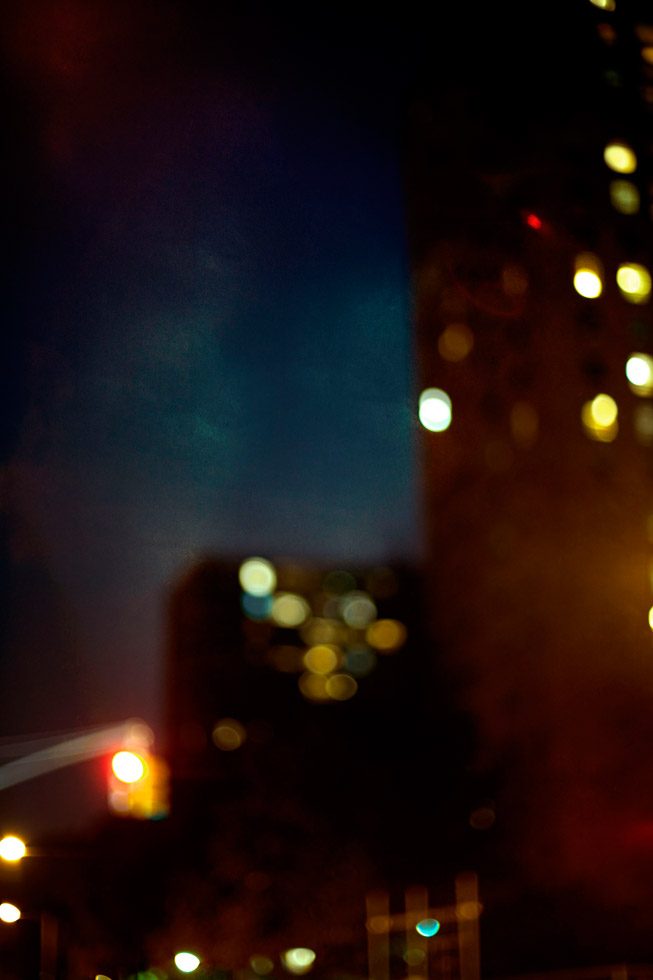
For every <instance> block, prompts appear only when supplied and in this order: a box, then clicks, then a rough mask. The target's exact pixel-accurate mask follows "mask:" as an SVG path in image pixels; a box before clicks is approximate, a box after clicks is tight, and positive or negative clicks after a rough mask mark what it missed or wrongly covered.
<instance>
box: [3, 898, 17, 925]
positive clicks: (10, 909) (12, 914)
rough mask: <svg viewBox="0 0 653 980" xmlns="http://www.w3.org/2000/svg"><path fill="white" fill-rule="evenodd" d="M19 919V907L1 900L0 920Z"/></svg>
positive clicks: (13, 920)
mask: <svg viewBox="0 0 653 980" xmlns="http://www.w3.org/2000/svg"><path fill="white" fill-rule="evenodd" d="M19 919H20V909H19V908H18V907H17V906H16V905H12V904H11V902H3V903H2V904H1V905H0V921H2V922H18V920H19Z"/></svg>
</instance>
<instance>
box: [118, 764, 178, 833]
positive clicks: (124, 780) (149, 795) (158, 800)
mask: <svg viewBox="0 0 653 980" xmlns="http://www.w3.org/2000/svg"><path fill="white" fill-rule="evenodd" d="M168 776H169V773H168V766H167V763H166V762H165V760H164V759H162V758H161V757H160V756H156V755H152V754H150V753H148V752H132V751H130V750H127V749H121V750H120V751H119V752H116V753H114V755H113V756H112V758H111V766H110V770H109V776H108V793H107V800H108V804H109V809H110V810H111V811H112V813H115V814H116V815H117V816H121V817H135V818H136V819H139V820H160V819H161V818H162V817H166V816H167V815H168V811H169V804H168Z"/></svg>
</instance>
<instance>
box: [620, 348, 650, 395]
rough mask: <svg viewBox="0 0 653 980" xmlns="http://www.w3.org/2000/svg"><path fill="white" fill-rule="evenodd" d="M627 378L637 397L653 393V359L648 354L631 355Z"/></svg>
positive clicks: (627, 364)
mask: <svg viewBox="0 0 653 980" xmlns="http://www.w3.org/2000/svg"><path fill="white" fill-rule="evenodd" d="M626 377H627V379H628V384H629V385H630V387H631V390H632V391H634V392H635V394H636V395H642V396H646V395H650V394H651V392H653V358H652V357H650V356H649V355H648V354H640V353H637V354H631V355H630V357H629V358H628V360H627V361H626Z"/></svg>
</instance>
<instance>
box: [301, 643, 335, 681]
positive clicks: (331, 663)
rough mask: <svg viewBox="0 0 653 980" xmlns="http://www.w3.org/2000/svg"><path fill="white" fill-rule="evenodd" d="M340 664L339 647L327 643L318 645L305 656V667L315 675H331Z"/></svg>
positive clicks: (311, 648)
mask: <svg viewBox="0 0 653 980" xmlns="http://www.w3.org/2000/svg"><path fill="white" fill-rule="evenodd" d="M339 662H340V653H339V651H338V649H337V647H334V646H331V645H330V644H327V643H318V644H317V645H316V646H313V647H310V648H309V649H308V650H307V651H306V653H305V654H304V666H305V667H306V668H307V670H310V671H312V672H313V673H314V674H330V673H331V672H332V671H333V670H335V669H336V667H337V666H338V664H339Z"/></svg>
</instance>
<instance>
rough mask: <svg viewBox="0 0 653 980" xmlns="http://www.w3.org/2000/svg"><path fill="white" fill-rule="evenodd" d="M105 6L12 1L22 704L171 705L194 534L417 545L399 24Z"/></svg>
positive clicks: (381, 552) (298, 552) (288, 549)
mask: <svg viewBox="0 0 653 980" xmlns="http://www.w3.org/2000/svg"><path fill="white" fill-rule="evenodd" d="M155 6H156V5H155ZM117 9H118V8H117V7H116V5H115V4H113V5H112V4H102V3H95V4H92V5H87V4H82V3H67V4H47V3H38V4H34V5H32V6H31V7H29V8H28V9H27V8H26V9H25V10H23V11H22V13H15V14H14V15H13V18H12V19H10V22H9V30H8V31H7V37H8V41H7V48H6V52H5V55H6V71H7V76H8V78H9V81H10V83H11V86H12V91H13V93H14V101H13V105H12V109H13V120H14V129H15V157H14V160H13V161H12V162H11V164H10V176H11V177H12V178H13V179H14V180H15V182H16V185H17V187H18V192H17V195H16V198H15V200H16V201H17V204H16V205H15V211H16V254H15V256H14V257H13V260H14V265H15V270H16V271H15V275H14V276H13V282H12V293H13V308H12V324H11V325H12V335H13V337H14V338H15V340H14V342H13V345H12V351H11V355H12V356H11V357H10V359H9V363H10V369H9V370H8V371H7V374H8V375H9V377H8V384H7V387H6V391H7V392H8V395H7V396H6V397H7V402H8V417H9V418H10V420H12V423H13V424H12V427H11V429H12V431H11V434H10V437H9V439H8V443H9V448H8V451H7V453H6V463H5V474H6V481H7V485H8V488H9V489H8V500H9V503H8V505H7V510H6V542H7V544H6V561H5V565H6V575H7V581H8V589H9V595H10V599H11V600H12V601H11V602H10V603H9V604H8V605H10V606H11V611H9V612H8V613H7V615H6V617H5V625H6V640H7V642H6V644H5V659H4V664H3V667H2V673H3V683H4V685H5V690H11V691H12V692H13V695H12V699H11V700H12V704H13V705H14V707H10V708H9V710H8V713H7V714H6V721H5V729H6V731H7V733H8V734H9V733H11V732H12V730H13V729H16V730H20V731H42V730H48V729H51V728H59V729H64V728H67V727H70V728H75V727H76V726H78V725H79V724H84V723H88V722H96V721H99V722H104V721H112V720H118V719H121V718H125V717H128V716H130V715H133V714H136V715H141V716H144V717H146V718H147V719H149V720H151V721H154V722H156V721H157V720H158V717H159V710H160V692H161V655H162V649H163V602H164V598H165V594H166V590H167V588H168V587H169V585H170V583H171V582H172V581H173V580H174V579H175V577H176V576H178V575H179V574H180V573H181V572H182V571H183V569H184V568H186V567H187V565H188V564H189V563H190V562H192V560H193V559H194V558H195V557H196V556H199V555H202V554H205V553H207V552H210V553H214V554H218V555H220V554H228V555H238V554H250V553H262V554H266V555H271V556H274V555H288V556H297V557H305V558H313V559H317V560H320V561H323V562H327V563H331V562H343V563H344V562H351V563H365V562H377V561H385V560H391V559H393V558H397V557H400V558H404V559H406V558H407V559H411V558H414V557H415V556H416V555H417V553H418V538H419V533H418V527H417V517H416V494H415V460H414V445H413V440H414V431H415V417H414V416H415V413H414V407H413V403H414V392H413V390H412V386H413V380H412V379H413V374H412V370H413V369H412V347H411V337H410V329H411V328H410V296H409V276H408V268H407V259H406V250H405V231H404V215H403V210H402V189H401V180H400V174H399V146H398V141H397V133H398V128H399V110H400V101H401V96H402V84H403V83H404V82H405V78H404V76H403V75H402V72H403V70H404V69H403V67H402V64H401V58H402V57H403V54H401V56H400V54H397V52H395V54H394V55H393V57H394V62H393V61H392V59H388V57H387V52H388V50H390V49H389V48H387V47H386V48H385V49H383V47H379V43H378V42H379V41H380V40H384V42H386V43H387V40H388V38H387V36H386V37H385V38H384V39H381V38H380V37H377V36H376V35H374V34H370V33H369V31H368V30H367V29H366V28H365V27H364V26H363V25H361V24H355V25H352V31H350V32H349V33H347V32H346V31H344V32H343V31H341V29H340V28H338V27H337V26H334V25H331V27H330V28H329V29H328V30H327V33H326V35H325V36H323V37H322V39H321V40H319V41H317V42H315V41H313V42H312V43H313V44H314V47H311V46H310V45H307V38H309V37H312V36H313V35H309V34H308V33H307V32H308V31H309V25H308V23H307V24H306V25H301V24H300V25H297V24H294V26H293V30H292V32H288V31H286V30H285V25H284V24H283V23H281V24H280V23H277V22H276V21H275V19H274V18H273V17H272V16H271V15H270V14H268V15H266V16H265V17H263V16H261V17H259V15H258V14H257V12H256V11H254V12H250V15H248V14H247V13H243V14H242V15H238V16H236V15H234V16H230V17H229V18H223V22H221V23H220V24H218V19H219V18H218V16H217V15H213V16H211V15H209V13H208V12H207V11H206V10H204V9H203V8H201V7H199V6H198V7H197V8H196V10H195V15H194V16H193V15H191V13H189V12H188V10H189V9H191V10H192V7H191V8H184V10H183V11H182V10H181V9H180V8H179V7H176V6H175V5H174V4H170V5H167V6H165V7H163V6H161V5H159V6H157V7H156V9H155V7H149V6H148V5H143V6H142V8H140V10H139V11H138V12H137V13H135V14H134V13H133V12H132V13H128V12H127V10H126V9H125V11H123V16H122V18H121V17H116V16H115V12H116V10H117ZM384 32H385V33H386V35H387V34H388V32H389V27H388V26H387V25H386V26H385V27H384ZM212 39H213V40H214V45H213V46H212ZM361 44H362V45H363V46H362V47H361ZM53 638H54V639H53ZM36 678H39V679H38V680H36ZM53 695H54V697H53ZM19 704H20V705H21V707H20V708H19V707H18V705H19Z"/></svg>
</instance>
